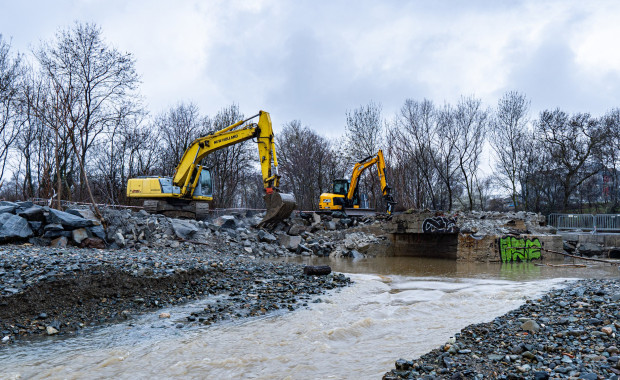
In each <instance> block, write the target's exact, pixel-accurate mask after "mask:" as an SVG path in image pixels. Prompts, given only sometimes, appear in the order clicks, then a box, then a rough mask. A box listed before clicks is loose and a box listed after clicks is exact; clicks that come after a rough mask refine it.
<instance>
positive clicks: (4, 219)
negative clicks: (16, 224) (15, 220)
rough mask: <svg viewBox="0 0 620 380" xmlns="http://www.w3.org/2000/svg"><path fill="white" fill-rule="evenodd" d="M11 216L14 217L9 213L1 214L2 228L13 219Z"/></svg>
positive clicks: (0, 222) (0, 224)
mask: <svg viewBox="0 0 620 380" xmlns="http://www.w3.org/2000/svg"><path fill="white" fill-rule="evenodd" d="M11 216H13V214H11V213H9V212H5V213H2V214H0V226H2V225H3V224H4V223H6V221H7V220H9V219H10V218H11Z"/></svg>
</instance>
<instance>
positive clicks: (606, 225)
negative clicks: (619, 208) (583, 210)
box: [547, 214, 620, 232]
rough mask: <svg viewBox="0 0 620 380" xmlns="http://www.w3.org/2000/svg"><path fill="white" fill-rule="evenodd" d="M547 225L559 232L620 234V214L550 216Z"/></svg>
mask: <svg viewBox="0 0 620 380" xmlns="http://www.w3.org/2000/svg"><path fill="white" fill-rule="evenodd" d="M547 224H548V225H550V226H552V227H555V228H557V229H558V230H583V231H599V232H613V231H618V232H620V214H596V215H592V214H550V215H549V216H547Z"/></svg>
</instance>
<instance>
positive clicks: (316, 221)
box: [312, 212, 321, 224]
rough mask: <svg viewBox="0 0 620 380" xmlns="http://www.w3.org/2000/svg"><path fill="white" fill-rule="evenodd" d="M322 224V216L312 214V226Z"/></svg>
mask: <svg viewBox="0 0 620 380" xmlns="http://www.w3.org/2000/svg"><path fill="white" fill-rule="evenodd" d="M320 223H321V215H319V214H317V213H316V212H313V213H312V224H320Z"/></svg>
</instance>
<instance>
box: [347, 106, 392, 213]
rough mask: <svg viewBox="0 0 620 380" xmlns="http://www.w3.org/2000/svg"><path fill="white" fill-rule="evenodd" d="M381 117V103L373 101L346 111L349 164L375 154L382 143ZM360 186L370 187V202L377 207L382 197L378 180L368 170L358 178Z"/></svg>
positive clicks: (351, 164)
mask: <svg viewBox="0 0 620 380" xmlns="http://www.w3.org/2000/svg"><path fill="white" fill-rule="evenodd" d="M383 124H384V122H383V118H382V116H381V105H379V104H376V103H374V102H372V101H371V102H370V103H368V104H367V105H366V106H361V107H359V108H356V109H355V110H353V111H349V112H347V122H346V125H345V139H346V153H347V160H348V163H349V166H351V167H352V166H353V164H355V163H356V162H358V161H360V160H363V159H365V158H366V157H368V156H372V155H375V154H377V152H378V151H379V149H380V147H381V146H382V143H383V127H384V125H383ZM358 186H360V187H362V188H364V187H365V188H370V190H371V192H370V196H371V198H370V202H371V203H372V205H373V207H375V208H376V207H378V206H379V204H381V202H380V200H381V199H382V198H381V197H380V195H379V194H378V192H379V189H380V187H379V180H378V178H377V176H376V175H372V174H371V173H370V172H367V173H364V174H363V176H362V178H360V181H359V185H358Z"/></svg>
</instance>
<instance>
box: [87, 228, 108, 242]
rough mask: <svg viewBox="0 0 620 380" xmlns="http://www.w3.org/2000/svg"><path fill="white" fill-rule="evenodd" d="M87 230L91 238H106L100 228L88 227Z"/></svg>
mask: <svg viewBox="0 0 620 380" xmlns="http://www.w3.org/2000/svg"><path fill="white" fill-rule="evenodd" d="M87 230H88V231H89V232H90V234H91V235H92V236H96V237H98V238H99V239H101V240H105V238H106V236H105V230H104V229H103V227H102V226H93V227H88V228H87Z"/></svg>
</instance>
